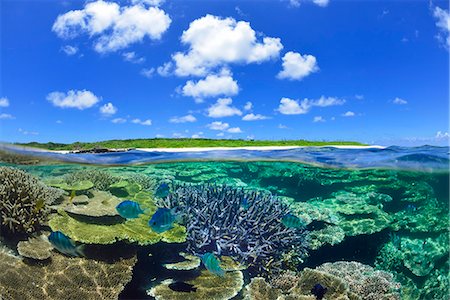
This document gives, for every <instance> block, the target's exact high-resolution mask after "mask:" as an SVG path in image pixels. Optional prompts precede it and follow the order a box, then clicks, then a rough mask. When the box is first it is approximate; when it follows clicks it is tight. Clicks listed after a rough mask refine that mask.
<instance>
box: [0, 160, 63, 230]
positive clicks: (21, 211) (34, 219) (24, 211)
mask: <svg viewBox="0 0 450 300" xmlns="http://www.w3.org/2000/svg"><path fill="white" fill-rule="evenodd" d="M62 193H63V192H62V191H61V190H58V189H55V188H50V187H47V186H46V185H45V184H44V183H42V182H41V181H39V180H38V179H37V178H35V177H34V176H32V175H30V174H28V173H26V172H24V171H22V170H19V169H15V168H10V167H0V221H1V227H2V228H3V229H6V230H8V231H10V232H20V233H32V232H35V231H37V230H38V229H39V228H40V226H41V224H42V223H43V222H44V221H45V218H46V216H47V214H48V211H47V208H46V205H47V204H49V203H52V202H54V201H55V200H56V199H58V198H59V197H61V195H62Z"/></svg>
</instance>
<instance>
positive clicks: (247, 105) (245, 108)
mask: <svg viewBox="0 0 450 300" xmlns="http://www.w3.org/2000/svg"><path fill="white" fill-rule="evenodd" d="M252 108H253V103H251V102H250V101H248V102H247V103H245V106H244V110H252Z"/></svg>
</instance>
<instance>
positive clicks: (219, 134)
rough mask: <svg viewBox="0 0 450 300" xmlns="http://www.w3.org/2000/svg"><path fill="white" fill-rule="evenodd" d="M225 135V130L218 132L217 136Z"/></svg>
mask: <svg viewBox="0 0 450 300" xmlns="http://www.w3.org/2000/svg"><path fill="white" fill-rule="evenodd" d="M224 135H225V133H223V132H219V133H218V134H216V136H218V137H222V136H224Z"/></svg>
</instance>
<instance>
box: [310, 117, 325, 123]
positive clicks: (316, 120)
mask: <svg viewBox="0 0 450 300" xmlns="http://www.w3.org/2000/svg"><path fill="white" fill-rule="evenodd" d="M313 122H314V123H318V122H325V119H324V118H323V117H322V116H317V117H314V119H313Z"/></svg>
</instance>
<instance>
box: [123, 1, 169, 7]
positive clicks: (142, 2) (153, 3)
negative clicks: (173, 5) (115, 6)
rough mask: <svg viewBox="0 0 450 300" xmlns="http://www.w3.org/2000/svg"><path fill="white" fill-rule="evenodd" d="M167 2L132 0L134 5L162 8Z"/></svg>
mask: <svg viewBox="0 0 450 300" xmlns="http://www.w3.org/2000/svg"><path fill="white" fill-rule="evenodd" d="M164 2H165V0H131V3H132V4H146V5H151V6H160V5H162V4H163V3H164Z"/></svg>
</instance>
